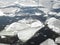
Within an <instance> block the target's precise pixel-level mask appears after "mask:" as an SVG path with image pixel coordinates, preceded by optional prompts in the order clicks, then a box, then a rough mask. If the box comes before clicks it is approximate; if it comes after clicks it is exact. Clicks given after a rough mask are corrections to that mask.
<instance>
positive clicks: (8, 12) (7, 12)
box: [1, 7, 19, 14]
mask: <svg viewBox="0 0 60 45" xmlns="http://www.w3.org/2000/svg"><path fill="white" fill-rule="evenodd" d="M18 10H19V8H13V7H9V8H3V9H1V11H2V12H3V13H4V14H15V12H17V11H18Z"/></svg>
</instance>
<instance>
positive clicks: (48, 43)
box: [40, 39, 57, 45]
mask: <svg viewBox="0 0 60 45" xmlns="http://www.w3.org/2000/svg"><path fill="white" fill-rule="evenodd" d="M40 45H57V44H55V42H54V41H53V40H52V39H47V40H46V41H44V42H42V43H41V44H40Z"/></svg>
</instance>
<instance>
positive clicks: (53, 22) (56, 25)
mask: <svg viewBox="0 0 60 45" xmlns="http://www.w3.org/2000/svg"><path fill="white" fill-rule="evenodd" d="M46 23H47V24H48V27H49V28H51V29H52V30H53V31H55V32H56V33H60V20H59V19H56V18H54V17H52V18H50V19H48V20H47V21H46Z"/></svg>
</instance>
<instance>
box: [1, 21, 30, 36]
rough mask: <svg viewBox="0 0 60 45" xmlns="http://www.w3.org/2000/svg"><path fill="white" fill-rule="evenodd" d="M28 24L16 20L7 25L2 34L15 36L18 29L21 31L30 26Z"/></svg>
mask: <svg viewBox="0 0 60 45" xmlns="http://www.w3.org/2000/svg"><path fill="white" fill-rule="evenodd" d="M28 27H29V26H28V25H27V24H23V23H18V22H14V23H12V24H11V25H10V26H8V27H6V28H5V30H3V31H2V32H0V35H10V36H13V35H15V34H16V33H17V31H21V30H22V29H25V28H28Z"/></svg>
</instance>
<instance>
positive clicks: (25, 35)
mask: <svg viewBox="0 0 60 45" xmlns="http://www.w3.org/2000/svg"><path fill="white" fill-rule="evenodd" d="M25 21H27V20H25ZM28 22H30V23H28ZM28 22H25V23H26V24H27V25H29V26H30V27H29V28H26V29H23V30H22V31H20V32H18V37H19V39H20V40H21V41H23V42H26V41H27V40H29V39H30V38H31V37H32V36H33V35H34V34H35V33H36V32H37V31H38V30H39V29H41V28H42V27H44V25H43V24H42V23H41V22H40V21H39V20H30V21H29V20H28Z"/></svg>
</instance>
